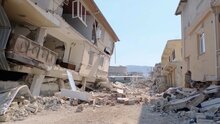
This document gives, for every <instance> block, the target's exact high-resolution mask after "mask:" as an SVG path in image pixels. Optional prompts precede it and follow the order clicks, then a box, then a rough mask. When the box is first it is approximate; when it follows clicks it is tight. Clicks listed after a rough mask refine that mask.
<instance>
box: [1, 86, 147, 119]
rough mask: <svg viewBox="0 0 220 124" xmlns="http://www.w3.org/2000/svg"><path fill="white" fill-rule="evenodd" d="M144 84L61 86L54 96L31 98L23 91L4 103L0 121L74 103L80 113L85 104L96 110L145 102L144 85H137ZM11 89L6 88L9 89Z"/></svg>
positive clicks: (20, 117)
mask: <svg viewBox="0 0 220 124" xmlns="http://www.w3.org/2000/svg"><path fill="white" fill-rule="evenodd" d="M146 83H147V82H142V84H141V83H137V84H135V83H130V84H123V83H120V82H116V83H110V84H111V85H112V88H111V89H110V90H107V89H106V88H100V89H98V90H97V91H91V92H82V91H72V90H67V89H62V90H61V92H58V93H55V96H53V97H41V96H38V97H33V96H31V98H32V99H29V98H27V97H24V96H23V95H25V94H22V95H17V96H15V97H14V98H13V99H12V100H13V101H11V103H7V105H8V108H7V111H5V113H2V114H1V116H0V121H1V122H5V121H22V120H24V119H25V118H26V117H28V116H29V115H35V114H37V113H38V112H41V111H44V110H47V111H58V110H59V109H62V108H65V107H67V106H68V107H71V106H72V107H74V106H75V107H76V109H75V112H76V113H78V112H83V110H84V109H85V108H86V107H93V109H97V108H100V107H103V106H115V105H116V104H123V105H135V104H140V105H141V104H146V103H148V98H147V95H146V92H147V91H146V90H148V89H147V87H146V86H145V87H143V86H142V88H137V87H140V85H146ZM27 90H29V89H27ZM11 91H12V90H8V92H11ZM28 92H29V91H28ZM4 105H5V104H4Z"/></svg>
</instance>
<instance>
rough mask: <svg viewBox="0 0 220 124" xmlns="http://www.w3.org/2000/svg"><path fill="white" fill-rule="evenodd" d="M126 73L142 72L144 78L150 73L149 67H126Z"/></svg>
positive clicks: (150, 68)
mask: <svg viewBox="0 0 220 124" xmlns="http://www.w3.org/2000/svg"><path fill="white" fill-rule="evenodd" d="M126 67H127V69H128V72H142V73H143V74H144V75H145V76H146V75H147V74H148V73H149V72H151V71H152V68H153V67H151V66H138V65H127V66H126Z"/></svg>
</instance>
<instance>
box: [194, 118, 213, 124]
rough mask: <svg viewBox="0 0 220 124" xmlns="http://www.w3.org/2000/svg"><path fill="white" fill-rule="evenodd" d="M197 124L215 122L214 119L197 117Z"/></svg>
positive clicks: (211, 123)
mask: <svg viewBox="0 0 220 124" xmlns="http://www.w3.org/2000/svg"><path fill="white" fill-rule="evenodd" d="M196 121H197V124H215V122H214V120H210V119H197V120H196Z"/></svg>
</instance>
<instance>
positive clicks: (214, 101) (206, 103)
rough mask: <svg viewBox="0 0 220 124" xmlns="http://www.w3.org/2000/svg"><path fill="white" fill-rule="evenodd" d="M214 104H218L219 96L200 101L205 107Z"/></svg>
mask: <svg viewBox="0 0 220 124" xmlns="http://www.w3.org/2000/svg"><path fill="white" fill-rule="evenodd" d="M214 104H220V98H215V99H211V100H207V101H204V102H202V103H201V106H202V107H207V106H211V105H214Z"/></svg>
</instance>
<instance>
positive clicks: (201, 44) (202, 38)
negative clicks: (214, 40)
mask: <svg viewBox="0 0 220 124" xmlns="http://www.w3.org/2000/svg"><path fill="white" fill-rule="evenodd" d="M203 53H205V33H204V32H202V33H201V34H199V54H200V55H201V54H203Z"/></svg>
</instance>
